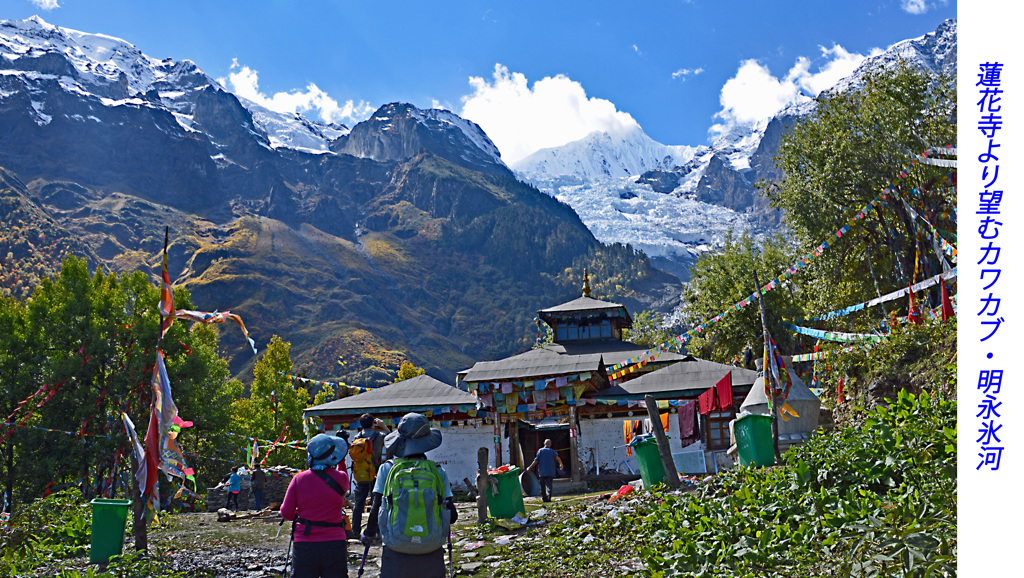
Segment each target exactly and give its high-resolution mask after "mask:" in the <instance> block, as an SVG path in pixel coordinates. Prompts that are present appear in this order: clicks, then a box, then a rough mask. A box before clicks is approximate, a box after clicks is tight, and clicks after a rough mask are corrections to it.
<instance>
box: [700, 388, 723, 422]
mask: <svg viewBox="0 0 1024 578" xmlns="http://www.w3.org/2000/svg"><path fill="white" fill-rule="evenodd" d="M716 401H718V400H717V398H716V397H715V388H713V387H712V388H709V389H708V390H707V391H705V392H704V393H702V394H700V397H698V398H697V412H698V413H700V414H701V415H708V414H709V413H711V412H713V411H715V402H716Z"/></svg>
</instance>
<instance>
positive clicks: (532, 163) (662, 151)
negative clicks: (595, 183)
mask: <svg viewBox="0 0 1024 578" xmlns="http://www.w3.org/2000/svg"><path fill="white" fill-rule="evenodd" d="M706 149H707V147H688V146H666V145H663V144H661V143H659V142H655V141H654V139H652V138H651V137H649V136H647V134H645V133H644V131H642V130H640V128H639V127H636V128H635V129H632V130H628V131H625V132H623V133H622V134H616V135H614V136H613V135H611V134H608V133H606V132H600V131H595V132H592V133H590V134H589V135H587V136H586V137H584V138H582V139H580V140H578V141H575V142H571V143H569V144H567V145H564V146H560V147H553V148H546V149H542V150H539V151H537V152H535V153H533V154H532V155H530V156H528V157H526V158H525V159H523V160H521V161H519V162H518V163H516V167H515V170H516V173H517V174H519V175H521V176H523V177H525V178H527V179H529V178H531V177H534V176H536V177H538V178H544V177H546V176H550V175H560V176H568V175H572V176H575V177H578V178H581V179H603V178H609V177H611V178H618V177H633V176H636V175H640V174H643V173H645V172H647V171H651V170H658V169H661V170H671V169H673V168H674V167H677V166H680V165H684V164H686V163H688V162H690V161H691V160H693V159H694V157H696V156H697V155H699V154H701V153H702V152H704V151H705V150H706Z"/></svg>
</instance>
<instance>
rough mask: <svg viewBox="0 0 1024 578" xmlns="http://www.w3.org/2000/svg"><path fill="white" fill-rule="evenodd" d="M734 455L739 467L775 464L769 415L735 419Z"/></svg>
mask: <svg viewBox="0 0 1024 578" xmlns="http://www.w3.org/2000/svg"><path fill="white" fill-rule="evenodd" d="M733 432H735V434H736V453H738V454H739V457H740V465H741V466H749V465H751V464H755V465H757V466H761V467H763V466H771V465H774V464H775V446H774V444H773V443H772V418H771V416H769V415H757V414H747V415H741V416H740V417H738V418H736V424H735V425H734V426H733Z"/></svg>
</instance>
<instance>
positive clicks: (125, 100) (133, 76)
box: [0, 16, 348, 153]
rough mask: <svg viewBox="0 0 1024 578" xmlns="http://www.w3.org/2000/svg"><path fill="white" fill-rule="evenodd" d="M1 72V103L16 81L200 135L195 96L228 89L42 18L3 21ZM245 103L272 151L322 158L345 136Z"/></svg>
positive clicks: (191, 69)
mask: <svg viewBox="0 0 1024 578" xmlns="http://www.w3.org/2000/svg"><path fill="white" fill-rule="evenodd" d="M0 69H3V70H2V74H3V77H5V80H4V81H2V82H0V98H2V97H3V96H6V95H9V94H11V93H12V92H13V87H12V86H11V84H12V83H13V82H14V80H15V78H16V79H17V80H19V81H20V82H21V83H23V84H24V85H25V86H26V88H28V90H29V91H31V92H35V93H37V94H40V95H43V94H44V93H45V90H44V88H49V87H51V86H52V84H53V83H56V84H57V85H58V86H59V87H60V88H61V89H62V90H64V91H67V92H69V93H74V94H78V95H90V96H96V97H99V99H100V102H101V104H102V105H104V106H107V107H116V106H120V105H126V104H127V105H135V106H145V107H152V108H159V109H163V110H166V111H169V112H171V113H172V114H173V115H174V118H175V120H176V121H177V122H178V124H179V125H181V127H182V128H184V129H185V130H186V131H193V130H196V127H195V117H194V115H195V106H196V94H197V93H199V92H201V91H204V90H215V91H222V90H223V87H221V86H220V84H218V83H217V81H216V80H214V79H213V78H211V77H210V76H209V75H207V74H206V73H204V72H203V71H202V70H200V69H199V67H197V66H196V64H195V63H194V62H192V61H190V60H178V61H175V60H173V59H170V58H166V59H164V60H157V59H155V58H152V57H149V56H147V55H145V54H143V53H142V52H141V51H140V50H139V49H138V48H136V47H135V46H133V45H132V44H130V43H128V42H126V41H124V40H121V39H118V38H114V37H112V36H106V35H103V34H89V33H85V32H79V31H77V30H69V29H66V28H61V27H58V26H53V25H51V24H48V23H46V22H44V21H43V20H42V19H41V18H39V17H38V16H33V17H31V18H28V19H26V20H5V21H0ZM240 100H242V102H243V105H244V106H245V108H246V109H248V110H249V112H250V113H251V115H252V117H253V122H254V128H255V130H256V131H257V132H258V133H260V134H261V135H262V136H263V138H264V139H265V140H266V144H267V146H268V147H270V148H290V149H295V150H300V151H305V152H313V153H325V152H329V146H330V143H331V142H333V141H334V140H336V139H337V138H338V137H340V136H343V135H345V134H347V133H348V128H347V127H345V126H338V125H331V124H326V123H319V122H315V121H311V120H309V119H307V118H305V117H303V116H301V115H295V114H283V113H279V112H275V111H271V110H268V109H266V108H264V107H262V106H260V105H258V104H256V103H254V102H250V101H247V100H244V99H240ZM33 102H34V103H36V104H38V106H36V110H37V115H36V122H37V123H39V124H45V123H47V122H49V120H48V119H49V117H50V115H49V114H48V113H47V112H46V110H45V107H44V106H42V103H43V99H42V98H41V99H40V100H33Z"/></svg>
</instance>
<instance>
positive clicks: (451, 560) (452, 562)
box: [448, 532, 455, 578]
mask: <svg viewBox="0 0 1024 578" xmlns="http://www.w3.org/2000/svg"><path fill="white" fill-rule="evenodd" d="M448 566H450V567H451V570H450V572H451V578H455V556H454V555H453V554H452V533H451V532H448Z"/></svg>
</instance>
